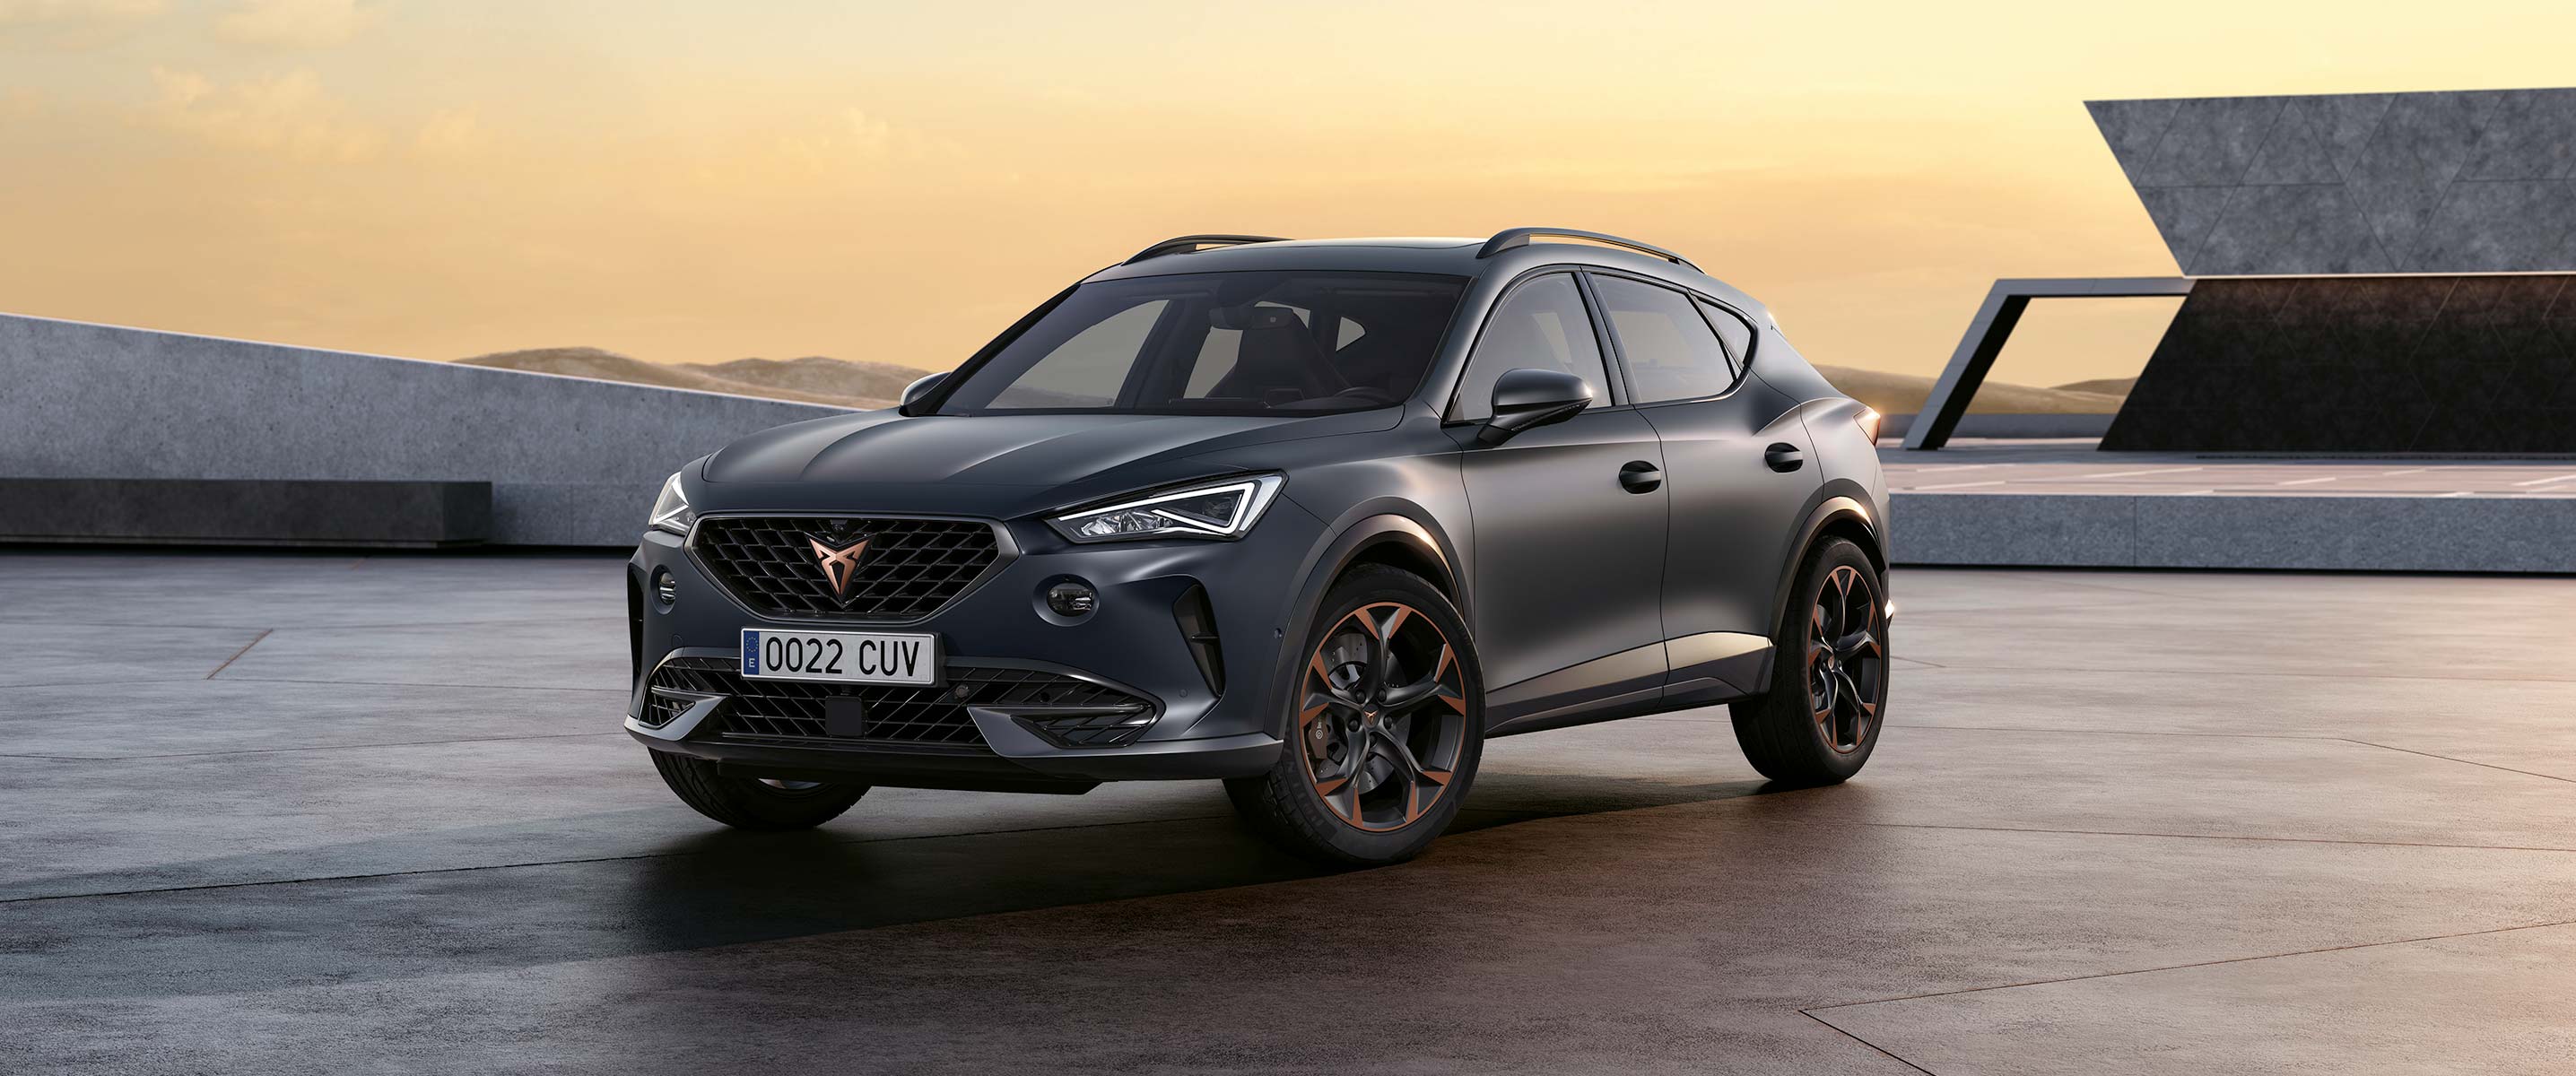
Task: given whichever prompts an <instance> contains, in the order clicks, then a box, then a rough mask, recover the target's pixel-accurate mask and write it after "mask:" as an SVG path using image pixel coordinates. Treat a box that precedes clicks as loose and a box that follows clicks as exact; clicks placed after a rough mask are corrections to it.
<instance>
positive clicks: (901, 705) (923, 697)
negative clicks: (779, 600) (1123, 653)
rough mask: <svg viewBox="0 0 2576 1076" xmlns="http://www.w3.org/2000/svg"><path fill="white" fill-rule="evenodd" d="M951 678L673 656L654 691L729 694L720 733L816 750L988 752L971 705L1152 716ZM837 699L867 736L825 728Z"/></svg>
mask: <svg viewBox="0 0 2576 1076" xmlns="http://www.w3.org/2000/svg"><path fill="white" fill-rule="evenodd" d="M947 673H948V684H947V685H946V686H944V687H912V686H906V685H900V684H824V683H815V682H812V681H806V680H763V679H753V678H750V677H746V676H744V675H742V666H741V664H740V663H738V662H734V661H730V660H727V659H724V658H673V659H671V660H669V661H666V662H664V663H662V667H661V668H660V669H658V670H656V671H655V672H654V673H653V686H655V687H663V688H671V689H674V690H678V691H688V692H698V693H703V694H710V695H723V696H726V699H725V702H724V704H723V705H722V706H719V707H717V708H716V712H715V714H714V717H713V719H712V722H711V724H710V726H709V727H710V728H712V729H714V730H716V731H718V732H719V733H721V734H723V735H726V736H737V737H741V736H748V737H760V738H764V739H793V740H810V741H815V742H818V743H872V742H873V743H900V744H910V745H934V746H949V747H983V746H984V736H983V733H981V732H979V731H977V730H976V728H975V719H974V718H972V717H969V716H967V714H966V707H967V705H968V704H970V703H971V704H973V705H976V706H984V707H990V708H992V709H997V710H1001V711H1003V712H1005V713H1009V712H1014V711H1020V710H1027V711H1032V712H1062V711H1064V710H1068V709H1082V710H1092V711H1098V712H1104V713H1106V712H1122V713H1127V714H1150V713H1151V712H1152V710H1153V706H1152V704H1151V703H1149V702H1147V701H1146V700H1144V699H1141V698H1138V697H1136V696H1134V695H1130V694H1128V693H1126V692H1124V691H1120V690H1118V689H1116V688H1112V687H1105V686H1102V685H1100V684H1095V683H1092V682H1090V681H1088V680H1081V679H1076V678H1074V677H1071V676H1066V675H1064V674H1061V673H1052V672H1045V671H1042V670H1037V669H1003V668H993V667H989V666H981V665H950V666H948V668H947ZM834 697H845V698H856V699H858V700H859V701H860V702H861V703H862V704H864V705H865V707H866V710H867V719H866V722H865V723H864V725H863V726H862V728H863V731H864V735H862V736H858V737H847V736H833V735H831V734H830V733H829V732H827V731H826V730H825V728H824V721H823V703H824V700H826V699H830V698H834ZM1137 731H1139V732H1141V731H1142V729H1141V728H1139V729H1138V730H1137ZM1131 738H1132V737H1131Z"/></svg>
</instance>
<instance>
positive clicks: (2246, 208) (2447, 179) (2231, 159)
mask: <svg viewBox="0 0 2576 1076" xmlns="http://www.w3.org/2000/svg"><path fill="white" fill-rule="evenodd" d="M2085 107H2087V108H2088V109H2090V110H2091V111H2092V113H2093V122H2094V124H2095V125H2096V126H2098V127H2099V128H2101V131H2102V137H2103V139H2104V140H2105V141H2107V142H2109V143H2110V146H2111V153H2112V155H2113V156H2115V157H2117V158H2118V159H2119V162H2120V168H2121V170H2122V171H2124V172H2126V173H2127V174H2128V177H2129V183H2130V185H2131V186H2133V187H2135V188H2136V189H2137V192H2138V199H2139V201H2141V202H2143V203H2145V205H2146V208H2147V214H2148V215H2149V216H2150V217H2153V218H2154V219H2155V222H2156V228H2157V230H2158V231H2159V232H2161V233H2162V234H2163V236H2164V240H2165V246H2166V247H2167V248H2168V249H2170V250H2172V251H2173V256H2174V261H2175V262H2176V263H2178V264H2180V265H2181V266H2182V271H2183V272H2184V273H2186V274H2189V275H2192V276H2241V275H2310V274H2321V273H2338V274H2340V273H2491V272H2568V271H2576V89H2541V90H2474V91H2461V92H2449V93H2365V94H2334V95H2326V96H2315V97H2200V98H2182V99H2166V100H2139V101H2091V102H2087V103H2086V106H2085Z"/></svg>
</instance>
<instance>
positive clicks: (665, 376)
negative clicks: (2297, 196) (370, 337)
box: [459, 347, 2137, 415]
mask: <svg viewBox="0 0 2576 1076" xmlns="http://www.w3.org/2000/svg"><path fill="white" fill-rule="evenodd" d="M459 361H462V362H465V363H467V364H470V365H474V366H493V367H499V368H501V369H505V370H528V371H532V372H535V373H541V374H564V375H567V376H571V377H590V378H598V379H600V380H603V381H629V382H634V383H636V384H640V385H661V386H665V387H667V388H675V389H696V390H698V391H700V392H722V393H727V394H730V395H734V396H760V397H766V398H768V399H773V400H800V401H803V402H806V403H820V404H832V405H835V406H839V407H855V408H876V407H891V406H893V405H894V401H895V400H896V399H898V398H900V397H901V396H902V395H903V388H904V386H906V385H909V384H911V383H912V382H913V381H914V379H916V378H919V377H921V376H923V375H925V374H927V373H929V372H930V371H927V370H920V369H916V368H913V367H910V366H897V365H895V364H893V363H890V362H869V361H865V360H850V359H835V358H830V357H827V356H823V355H808V356H805V357H804V358H801V359H735V360H733V361H732V362H713V363H678V364H670V365H665V364H662V363H652V362H645V361H644V360H642V359H636V358H629V357H627V356H625V355H620V354H618V353H616V352H614V351H603V350H600V349H599V348H595V347H549V348H533V349H530V350H527V351H504V352H500V353H498V354H493V355H481V356H477V357H475V358H471V359H463V360H459ZM1816 369H1817V370H1819V371H1821V372H1822V373H1823V374H1824V375H1825V379H1826V380H1828V381H1831V382H1833V383H1834V387H1835V388H1839V389H1841V390H1843V391H1844V392H1847V393H1850V394H1851V395H1852V396H1853V397H1854V398H1857V399H1858V400H1860V401H1861V402H1862V403H1865V404H1868V405H1870V406H1871V407H1874V408H1877V409H1878V410H1879V411H1880V412H1882V413H1884V414H1890V415H1910V414H1913V413H1915V412H1918V411H1921V410H1922V409H1923V399H1924V397H1926V396H1929V395H1931V394H1932V380H1933V379H1931V378H1929V377H1923V376H1920V375H1916V374H1891V373H1886V372H1884V371H1879V370H1861V369H1855V368H1853V367H1848V366H1819V367H1817V368H1816ZM2136 380H2137V379H2136V378H2104V379H2101V380H2095V381H2078V382H2076V383H2074V384H2071V385H2059V386H2057V387H2056V388H2045V389H2044V388H2034V387H2032V386H2029V385H2014V384H2008V383H2004V382H1999V381H1988V382H1986V384H1985V386H1984V387H1983V388H1980V389H1978V390H1977V399H1976V401H1975V403H1974V404H1973V405H1971V406H1970V408H1969V410H1970V411H1973V412H1976V413H1979V414H2048V415H2107V414H2110V413H2112V412H2114V411H2117V410H2119V409H2120V401H2121V400H2122V399H2123V398H2125V397H2126V396H2127V395H2128V391H2129V385H2130V384H2131V383H2132V382H2134V381H2136Z"/></svg>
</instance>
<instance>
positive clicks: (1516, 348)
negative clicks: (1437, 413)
mask: <svg viewBox="0 0 2576 1076" xmlns="http://www.w3.org/2000/svg"><path fill="white" fill-rule="evenodd" d="M1523 369H1533V370H1563V371H1565V372H1567V373H1570V374H1573V375H1575V376H1576V377H1580V378H1582V379H1583V380H1584V381H1585V382H1586V383H1588V384H1590V385H1591V386H1592V406H1594V407H1601V406H1604V405H1606V404H1608V403H1609V402H1610V380H1609V377H1608V375H1606V374H1605V373H1604V372H1603V370H1602V365H1601V344H1600V341H1599V340H1597V339H1595V338H1594V336H1593V334H1592V317H1591V315H1590V314H1588V313H1586V312H1585V311H1584V308H1583V292H1582V291H1581V289H1579V288H1577V287H1575V284H1574V276H1573V274H1571V273H1557V274H1554V275H1551V276H1543V277H1540V278H1538V279H1536V280H1531V281H1526V282H1523V283H1522V284H1521V285H1520V286H1519V287H1516V288H1513V289H1512V291H1511V294H1509V295H1506V296H1504V297H1503V302H1502V305H1500V306H1497V307H1495V308H1494V313H1493V315H1492V316H1491V317H1488V318H1486V319H1485V328H1484V331H1483V332H1482V333H1480V334H1478V335H1477V337H1476V351H1475V354H1473V355H1471V356H1469V357H1468V359H1467V375H1466V377H1464V378H1462V379H1460V381H1459V383H1458V402H1457V404H1456V405H1455V406H1453V407H1452V408H1451V409H1450V410H1451V414H1453V415H1454V416H1456V417H1458V418H1462V419H1468V420H1475V419H1482V418H1487V417H1490V416H1491V415H1492V414H1493V413H1494V382H1495V381H1497V380H1499V379H1500V378H1501V377H1502V376H1503V373H1504V372H1505V371H1508V370H1523Z"/></svg>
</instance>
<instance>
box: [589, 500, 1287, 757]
mask: <svg viewBox="0 0 2576 1076" xmlns="http://www.w3.org/2000/svg"><path fill="white" fill-rule="evenodd" d="M1321 531H1322V526H1321V523H1320V521H1318V520H1316V519H1315V518H1314V517H1313V516H1311V515H1309V514H1307V513H1306V512H1305V511H1303V510H1302V509H1300V508H1297V507H1296V506H1295V505H1294V504H1293V503H1291V502H1288V501H1286V499H1285V498H1282V499H1281V501H1280V502H1279V503H1277V504H1275V505H1273V507H1272V509H1271V511H1270V512H1269V513H1268V514H1267V515H1266V516H1265V518H1264V519H1263V520H1262V522H1261V524H1260V525H1259V526H1258V527H1255V528H1254V529H1253V532H1252V533H1251V534H1249V535H1246V536H1245V537H1244V538H1243V539H1241V540H1239V541H1234V542H1207V541H1190V540H1176V541H1164V542H1137V543H1113V544H1101V545H1074V544H1071V543H1068V542H1065V541H1064V540H1063V539H1062V538H1060V537H1058V536H1056V535H1055V534H1053V533H1052V532H1051V531H1049V530H1047V529H1046V528H1045V527H1043V526H1032V525H1028V524H1018V525H1011V526H1009V536H1010V541H1008V542H1006V543H1005V547H1006V549H1007V550H1008V552H1007V554H1006V557H1005V559H1004V561H1003V562H1002V563H1001V564H1000V565H999V566H997V567H996V568H995V569H993V570H992V571H990V572H989V573H988V574H986V575H985V576H984V577H983V578H982V580H981V581H980V582H979V583H977V584H976V585H975V586H973V587H972V588H971V589H969V590H968V591H966V592H965V593H964V594H962V595H960V596H958V597H956V598H955V599H953V600H952V601H951V602H950V603H949V604H948V605H947V606H945V607H943V608H941V609H939V610H938V611H936V612H934V613H932V614H931V615H929V616H927V617H925V618H922V619H919V620H915V621H910V622H906V623H901V624H893V623H883V622H861V621H852V620H820V619H816V620H789V619H778V618H773V617H764V616H761V615H758V614H755V613H754V612H753V611H752V610H751V609H750V608H748V607H747V606H745V605H744V604H743V603H742V602H740V601H738V600H737V599H736V597H735V596H734V595H733V594H732V593H731V592H730V591H729V590H727V589H726V588H725V587H724V586H723V585H722V584H720V583H718V582H717V581H716V579H714V578H713V577H712V576H711V575H710V573H709V572H708V571H706V570H705V568H704V566H703V565H702V564H701V562H700V561H699V559H698V558H697V557H695V556H693V555H691V553H690V552H689V550H688V549H687V548H686V547H685V543H684V542H683V541H682V540H681V539H680V538H679V537H678V536H676V535H671V534H667V533H663V532H660V531H653V532H648V533H647V534H646V535H645V536H644V539H643V541H642V543H641V545H639V546H638V548H637V549H636V552H635V556H634V557H633V558H632V559H631V560H630V561H629V562H628V571H627V600H628V612H629V617H628V623H629V643H630V648H631V652H632V656H633V660H634V666H633V672H634V679H633V683H632V685H631V691H630V695H629V699H628V705H627V720H626V728H627V731H628V732H629V733H630V734H632V735H633V736H634V737H635V738H636V739H637V740H639V741H641V742H643V743H644V744H645V745H646V746H648V747H650V748H652V749H654V750H657V751H668V752H675V753H680V754H687V755H693V756H696V757H699V758H705V759H710V760H713V761H716V762H718V763H720V764H722V765H724V766H725V767H726V768H728V769H733V770H739V771H741V772H744V773H747V774H758V775H762V776H795V775H806V776H809V777H817V778H824V779H831V780H843V781H855V782H860V783H868V784H880V785H895V786H911V787H934V788H975V789H991V790H1003V791H1065V792H1080V791H1084V790H1087V789H1088V788H1090V787H1091V786H1092V785H1093V784H1096V783H1098V782H1101V781H1116V780H1165V779H1190V778H1218V777H1239V776H1250V775H1253V774H1258V773H1261V772H1262V771H1264V770H1266V769H1268V768H1269V767H1270V766H1271V764H1272V763H1273V762H1275V761H1276V759H1277V757H1278V752H1279V750H1280V741H1279V739H1278V737H1277V732H1278V730H1279V729H1280V728H1281V727H1282V721H1281V719H1280V714H1279V713H1276V712H1274V711H1275V710H1277V709H1278V708H1277V707H1275V706H1274V705H1272V703H1273V702H1274V701H1275V693H1274V692H1273V690H1272V680H1273V678H1274V675H1275V666H1276V664H1277V662H1278V659H1279V652H1280V650H1279V647H1280V638H1281V636H1282V634H1283V633H1284V630H1285V626H1286V625H1287V623H1288V619H1289V613H1290V608H1289V607H1290V605H1291V601H1292V598H1291V595H1292V593H1293V592H1294V590H1295V587H1296V584H1297V582H1298V580H1297V579H1296V578H1294V577H1295V576H1296V575H1297V574H1298V573H1297V572H1296V571H1295V570H1293V569H1294V567H1295V566H1298V565H1302V564H1303V563H1304V561H1305V560H1306V559H1307V558H1308V557H1309V556H1311V555H1312V554H1313V552H1314V549H1315V547H1316V546H1317V544H1318V543H1319V541H1320V538H1321ZM663 572H667V573H669V578H670V581H671V587H672V590H673V592H674V600H673V601H671V602H670V603H668V604H665V603H663V602H662V601H660V600H659V598H658V597H657V596H656V594H655V589H654V585H653V583H654V580H656V579H657V577H658V576H659V574H660V573H663ZM1067 578H1076V579H1080V580H1082V581H1084V582H1087V583H1089V584H1090V585H1091V586H1092V587H1093V589H1094V590H1095V591H1097V593H1098V594H1099V600H1098V605H1097V607H1096V608H1095V609H1094V611H1093V612H1092V613H1090V614H1089V615H1087V616H1085V617H1082V618H1081V619H1079V620H1078V621H1069V620H1067V619H1066V618H1063V617H1061V616H1058V615H1056V614H1054V613H1052V612H1049V611H1046V609H1045V597H1044V595H1045V592H1046V590H1047V588H1048V587H1050V586H1053V585H1054V584H1056V583H1058V582H1061V581H1063V580H1065V579H1067ZM1193 588H1197V589H1198V590H1199V591H1200V592H1201V593H1203V594H1204V595H1205V599H1206V611H1207V612H1209V613H1211V614H1212V615H1213V622H1214V625H1215V628H1216V630H1215V632H1214V634H1215V636H1216V640H1217V641H1216V650H1217V658H1216V667H1217V671H1216V673H1215V675H1213V676H1211V675H1209V674H1208V673H1205V672H1203V671H1202V669H1201V657H1199V656H1194V654H1193V651H1192V647H1191V645H1190V642H1189V640H1188V639H1187V638H1185V636H1184V633H1183V628H1182V626H1181V624H1180V622H1179V620H1178V618H1177V617H1176V606H1177V605H1179V604H1180V603H1181V602H1182V601H1183V598H1184V596H1185V595H1188V594H1189V593H1190V592H1191V591H1192V590H1193ZM744 628H757V629H760V630H763V631H795V630H809V631H880V630H882V631H905V632H935V633H937V634H938V635H939V636H940V640H941V648H942V652H943V654H944V656H945V666H946V672H947V675H946V676H945V677H944V678H943V683H948V682H955V684H956V686H957V687H958V688H959V689H960V692H961V694H964V695H966V698H965V701H963V702H947V701H945V700H943V705H947V706H948V707H949V709H950V711H951V712H952V713H953V712H954V711H956V710H960V709H962V711H963V720H970V721H971V722H972V724H973V728H972V730H971V731H961V732H960V733H959V734H957V735H953V736H948V737H946V739H947V741H948V742H938V743H923V742H890V741H880V740H871V739H852V740H841V739H835V738H830V737H824V736H820V735H803V736H798V737H795V738H793V739H790V738H785V737H779V736H769V735H751V734H748V733H749V732H750V731H751V726H754V725H758V726H760V728H761V731H769V732H775V731H777V730H776V729H775V728H773V727H770V725H771V723H764V722H749V721H741V720H728V711H729V709H732V710H740V711H742V712H745V713H748V712H750V709H749V708H750V707H751V706H752V705H754V704H752V703H747V702H744V701H739V700H736V699H734V698H732V697H729V696H727V695H726V694H725V689H724V688H723V687H722V686H721V685H720V684H718V685H715V686H710V685H709V684H708V683H706V682H704V681H701V682H697V683H693V684H691V685H690V686H691V687H693V688H695V689H697V690H695V691H694V692H690V693H682V692H675V691H672V690H670V689H669V688H668V686H667V685H669V684H671V683H672V682H673V681H672V680H671V678H670V676H668V675H663V676H661V678H660V680H659V682H661V683H663V684H665V685H666V687H665V690H664V691H663V692H662V693H661V694H659V695H656V693H655V692H654V691H653V690H652V688H653V685H654V684H655V683H656V682H657V674H665V673H668V672H670V671H672V670H671V669H666V666H670V665H671V664H672V663H675V662H678V663H681V665H682V666H692V667H701V668H703V667H709V666H712V665H713V664H715V662H717V661H722V662H732V661H735V660H738V646H739V642H738V640H739V638H740V633H741V631H742V630H743V629H744ZM1202 634H1205V633H1204V632H1202ZM684 659H700V660H696V661H686V660H684ZM706 659H713V660H706ZM678 667H679V666H673V667H672V668H673V669H676V668H678ZM996 667H1002V668H1010V669H1019V670H1030V671H1032V674H1039V675H1049V676H1056V677H1063V678H1072V679H1078V680H1082V681H1088V682H1090V683H1093V684H1097V685H1103V686H1104V687H1105V688H1108V689H1114V690H1115V691H1117V692H1121V693H1124V695H1127V696H1133V697H1134V698H1135V699H1137V700H1141V702H1142V703H1143V704H1144V706H1145V710H1146V712H1147V713H1150V716H1151V721H1150V723H1149V724H1147V725H1146V726H1145V727H1144V729H1143V731H1142V732H1141V733H1137V734H1135V735H1134V738H1133V739H1132V740H1129V741H1127V742H1126V743H1125V744H1124V745H1123V746H1115V747H1081V746H1067V745H1066V744H1065V743H1064V742H1062V741H1061V740H1060V739H1051V738H1050V737H1049V736H1048V735H1042V734H1041V733H1040V731H1038V730H1036V729H1035V728H1033V727H1032V725H1031V724H1030V723H1029V722H1028V721H1024V720H1022V718H1023V717H1025V716H1026V714H1027V711H1025V710H1019V711H1014V710H1010V709H1007V708H993V707H988V706H981V705H976V704H975V699H974V697H973V696H972V695H971V693H968V692H966V690H965V689H967V688H969V687H972V686H975V685H974V684H973V683H971V682H970V681H972V680H973V678H974V674H981V673H990V672H991V671H992V669H994V668H996ZM961 674H963V675H965V676H966V679H962V680H961V679H960V676H961ZM1212 681H1213V683H1212ZM759 683H760V684H764V685H765V684H768V683H770V682H768V681H761V682H759ZM1220 685H1221V688H1222V690H1218V687H1219V686H1220ZM821 690H831V691H839V690H841V689H839V688H837V687H834V688H828V689H821ZM859 690H862V689H849V691H850V693H857V692H858V691H859ZM871 705H872V706H873V705H874V704H873V703H872V704H871ZM906 705H912V703H909V702H907V703H906ZM952 720H954V719H953V718H952Z"/></svg>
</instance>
